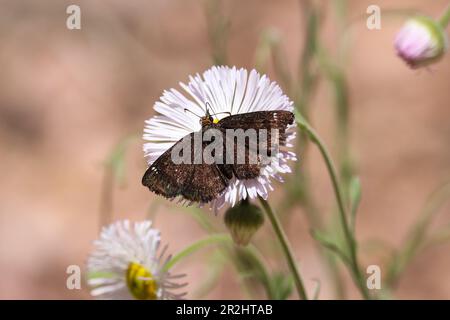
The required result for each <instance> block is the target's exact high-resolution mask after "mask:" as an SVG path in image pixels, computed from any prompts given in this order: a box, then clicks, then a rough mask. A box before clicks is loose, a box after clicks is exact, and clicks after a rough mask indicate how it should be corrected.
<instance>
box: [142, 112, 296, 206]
mask: <svg viewBox="0 0 450 320" xmlns="http://www.w3.org/2000/svg"><path fill="white" fill-rule="evenodd" d="M293 122H294V114H293V113H292V112H290V111H282V110H276V111H256V112H249V113H243V114H236V115H230V116H228V117H225V118H223V119H221V120H220V121H214V118H213V117H212V115H211V114H210V113H209V110H208V109H206V114H205V116H203V117H201V118H200V123H201V126H202V129H201V132H203V133H204V132H207V131H208V130H209V129H217V130H220V131H221V132H223V133H224V134H225V131H226V130H228V129H233V130H237V129H243V130H247V129H254V130H255V131H256V132H259V131H260V130H267V131H266V132H268V136H267V143H268V144H269V145H270V144H271V138H272V137H271V134H270V132H271V129H277V130H278V134H279V136H278V139H279V145H281V146H284V145H285V142H286V129H287V127H288V126H289V125H291V124H293ZM195 134H196V133H195V132H193V133H191V134H189V135H187V136H186V137H185V138H191V140H190V141H192V140H193V139H194V135H195ZM185 138H183V139H185ZM183 139H181V140H180V141H178V142H177V143H175V144H174V145H173V146H172V147H171V148H169V149H168V150H166V151H165V152H164V153H163V154H162V155H161V156H160V157H159V158H158V159H156V161H155V162H154V163H153V164H152V165H151V166H150V167H149V168H148V169H147V171H146V172H145V174H144V176H143V178H142V184H143V185H144V186H146V187H148V188H149V189H150V191H153V192H155V193H156V194H158V195H162V196H164V197H166V198H169V199H172V198H175V197H177V196H181V197H182V198H184V199H185V200H188V201H191V202H200V203H207V202H210V201H212V200H214V199H215V198H217V197H218V196H220V195H221V193H222V192H223V191H224V190H225V189H226V188H227V187H228V185H229V183H230V181H231V180H232V179H233V177H236V178H237V179H239V180H246V179H254V178H257V177H258V176H259V175H260V171H261V168H262V163H261V162H256V163H250V162H249V161H245V163H236V164H233V163H231V164H229V163H228V162H226V163H225V162H223V163H206V162H204V161H202V162H200V163H197V164H196V163H195V162H194V161H192V162H190V163H179V164H176V163H174V162H173V160H172V157H171V155H172V151H173V149H174V148H176V147H177V145H178V144H180V143H181V142H182V141H183ZM210 143H211V142H202V150H203V149H204V148H206V147H207V146H208V145H209V144H210ZM191 148H192V150H191V151H192V152H191V154H194V153H195V150H194V144H191ZM228 149H230V148H228ZM223 150H224V153H227V152H228V153H230V152H231V153H234V158H233V159H236V156H237V154H236V153H237V150H238V148H237V146H235V147H234V149H233V150H227V148H226V147H225V146H224V147H223ZM244 150H245V152H246V154H245V159H246V160H248V158H249V157H250V155H251V154H252V153H255V152H256V153H258V150H259V149H256V150H255V149H254V148H251V147H250V146H249V144H248V142H246V144H245V148H244ZM269 150H271V149H270V148H269ZM269 153H270V151H269ZM269 155H270V154H269ZM194 156H195V155H194ZM224 156H225V157H226V154H224Z"/></svg>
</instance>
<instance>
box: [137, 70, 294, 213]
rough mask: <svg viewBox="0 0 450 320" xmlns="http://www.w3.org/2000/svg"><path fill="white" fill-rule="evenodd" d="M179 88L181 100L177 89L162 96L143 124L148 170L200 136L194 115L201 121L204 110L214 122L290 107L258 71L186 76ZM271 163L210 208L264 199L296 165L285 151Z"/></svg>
mask: <svg viewBox="0 0 450 320" xmlns="http://www.w3.org/2000/svg"><path fill="white" fill-rule="evenodd" d="M180 86H181V87H182V88H183V90H184V94H183V93H181V92H180V91H178V90H176V89H170V90H168V91H164V93H163V95H162V96H161V98H160V101H157V102H156V103H155V105H154V110H155V111H156V112H157V115H155V116H154V117H152V118H150V119H149V120H147V121H146V126H145V129H144V136H143V138H144V140H146V141H148V142H147V143H145V144H144V153H145V156H146V158H147V163H148V165H149V166H151V165H152V163H153V162H154V161H155V160H156V159H158V158H159V157H160V156H161V155H162V154H163V153H164V152H165V151H166V150H168V149H169V148H170V147H172V146H173V145H174V144H175V143H176V142H178V141H179V140H181V139H182V138H183V137H185V136H186V135H188V134H190V133H192V132H197V131H200V130H201V124H200V123H199V118H198V117H197V116H196V115H202V116H203V115H205V114H206V106H208V108H209V111H210V112H211V113H213V114H215V117H216V118H217V119H216V120H220V119H222V118H224V117H227V116H229V115H235V114H242V113H249V112H255V111H275V110H286V111H292V110H293V103H292V101H290V100H289V98H288V97H287V96H286V95H284V94H283V92H282V90H281V88H280V87H279V85H278V84H276V83H275V82H273V81H270V79H269V78H268V77H267V76H266V75H260V74H259V73H258V72H257V71H256V70H252V71H250V72H248V71H247V70H245V69H237V68H236V67H233V68H230V67H226V66H220V67H217V66H214V67H212V68H211V69H209V70H207V71H205V72H204V73H203V75H202V76H200V75H199V74H197V75H195V76H194V77H192V76H190V77H189V83H188V84H187V85H186V84H184V83H180ZM186 109H187V110H189V111H190V112H186ZM293 127H295V125H292V126H291V127H289V129H288V131H287V139H286V146H287V147H292V144H291V141H292V140H293V139H294V138H295V131H294V130H293V129H292V128H293ZM274 157H275V158H276V159H277V160H278V161H272V163H271V164H270V165H267V166H265V167H264V168H263V169H262V170H261V175H260V176H259V177H258V178H257V179H249V180H238V179H236V178H233V180H232V181H230V183H229V186H228V187H227V188H226V189H225V191H224V192H223V193H222V194H221V195H220V196H219V197H218V198H217V199H215V200H214V201H212V203H211V206H212V207H213V208H215V209H218V208H221V207H222V206H223V205H224V204H225V203H229V204H231V206H234V205H235V204H236V203H237V202H238V201H240V200H242V199H246V198H247V197H249V198H250V199H253V198H256V197H258V196H261V197H262V198H264V199H267V197H268V192H269V190H273V188H272V181H271V180H272V178H273V179H276V180H278V181H283V179H282V177H281V176H280V173H288V172H291V169H290V167H289V165H288V160H296V155H295V153H293V152H290V151H287V150H279V153H278V154H276V155H274Z"/></svg>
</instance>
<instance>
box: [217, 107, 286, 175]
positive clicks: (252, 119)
mask: <svg viewBox="0 0 450 320" xmlns="http://www.w3.org/2000/svg"><path fill="white" fill-rule="evenodd" d="M293 123H294V114H293V113H292V112H290V111H282V110H280V111H279V110H277V111H257V112H249V113H243V114H236V115H232V116H229V117H226V118H224V119H222V120H220V121H219V123H218V126H219V127H220V128H221V129H222V130H224V131H226V129H233V130H236V129H243V130H248V129H254V130H255V131H256V134H257V137H258V143H257V146H258V145H259V144H260V142H261V141H259V139H260V130H266V132H267V135H266V141H264V143H266V146H267V151H268V152H267V155H269V156H270V155H271V152H270V150H272V147H273V146H272V140H274V141H275V139H274V137H272V132H271V130H272V129H277V131H278V143H279V145H281V146H284V145H285V144H286V129H287V127H288V126H289V125H291V124H293ZM237 150H238V148H237V146H235V148H234V151H233V152H234V159H235V160H236V159H237V152H238V151H237ZM226 152H232V151H230V150H226ZM259 155H260V153H259V150H258V147H256V148H255V147H254V146H253V147H252V146H250V145H249V143H248V141H245V163H244V164H237V163H234V164H225V165H224V166H223V170H222V171H225V172H226V171H228V172H230V171H232V172H233V173H234V175H235V176H236V178H238V179H244V180H245V179H254V178H257V177H258V176H259V175H260V171H261V167H262V163H261V162H260V161H261V159H260V157H259ZM251 157H253V159H255V158H254V157H256V158H257V159H258V162H257V163H250V162H249V159H251Z"/></svg>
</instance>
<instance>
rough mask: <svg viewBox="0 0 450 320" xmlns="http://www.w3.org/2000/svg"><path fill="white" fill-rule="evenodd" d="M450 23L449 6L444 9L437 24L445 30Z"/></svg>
mask: <svg viewBox="0 0 450 320" xmlns="http://www.w3.org/2000/svg"><path fill="white" fill-rule="evenodd" d="M449 22H450V5H449V6H448V7H447V9H445V11H444V14H443V15H442V16H441V18H440V19H439V24H440V25H441V26H442V28H444V29H445V28H447V25H448V23H449Z"/></svg>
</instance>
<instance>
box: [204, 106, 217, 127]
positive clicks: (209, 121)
mask: <svg viewBox="0 0 450 320" xmlns="http://www.w3.org/2000/svg"><path fill="white" fill-rule="evenodd" d="M218 122H219V119H217V118H213V116H212V115H211V113H209V108H208V106H207V107H206V114H205V115H204V116H203V117H201V118H200V124H201V125H202V127H205V126H209V125H211V124H216V123H218Z"/></svg>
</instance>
